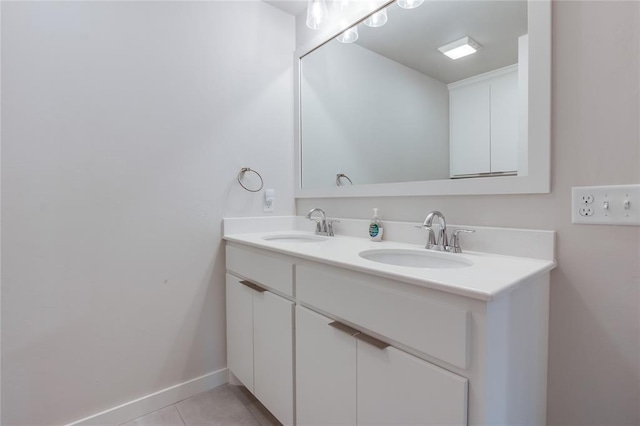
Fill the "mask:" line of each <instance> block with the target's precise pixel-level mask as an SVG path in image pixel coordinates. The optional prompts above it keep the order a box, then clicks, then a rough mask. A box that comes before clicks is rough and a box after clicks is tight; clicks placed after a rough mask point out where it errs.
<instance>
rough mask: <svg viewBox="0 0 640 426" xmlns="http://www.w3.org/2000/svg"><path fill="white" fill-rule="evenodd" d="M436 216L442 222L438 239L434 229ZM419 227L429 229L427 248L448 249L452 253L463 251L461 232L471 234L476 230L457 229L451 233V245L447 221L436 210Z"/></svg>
mask: <svg viewBox="0 0 640 426" xmlns="http://www.w3.org/2000/svg"><path fill="white" fill-rule="evenodd" d="M436 217H437V218H438V221H439V224H440V229H439V230H438V238H437V240H436V234H435V232H434V231H433V219H434V218H436ZM418 228H424V229H426V230H427V231H429V237H428V240H427V245H426V246H425V248H426V249H427V250H436V251H448V252H450V253H462V248H461V247H460V236H459V234H471V233H473V232H476V231H472V230H470V229H456V230H455V231H453V232H452V233H451V245H449V239H448V237H447V221H446V220H445V218H444V215H443V214H442V213H440V212H439V211H436V210H434V211H432V212H430V213H429V214H428V215H427V217H426V218H425V220H424V223H423V224H422V226H418Z"/></svg>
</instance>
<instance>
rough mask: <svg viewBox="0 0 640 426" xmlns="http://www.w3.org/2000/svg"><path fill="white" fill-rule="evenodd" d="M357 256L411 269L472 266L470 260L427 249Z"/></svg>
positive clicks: (372, 251)
mask: <svg viewBox="0 0 640 426" xmlns="http://www.w3.org/2000/svg"><path fill="white" fill-rule="evenodd" d="M359 255H360V257H362V258H364V259H367V260H371V261H373V262H379V263H386V264H387V265H395V266H409V267H411V268H432V269H451V268H466V267H468V266H471V265H473V262H471V261H470V260H467V259H464V258H460V257H456V256H457V255H456V254H451V253H440V252H435V251H429V250H427V249H424V250H410V249H375V250H365V251H362V252H360V253H359Z"/></svg>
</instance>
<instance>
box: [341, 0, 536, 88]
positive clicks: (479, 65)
mask: <svg viewBox="0 0 640 426" xmlns="http://www.w3.org/2000/svg"><path fill="white" fill-rule="evenodd" d="M387 14H388V17H389V20H388V22H387V23H386V25H384V26H382V27H379V28H370V27H367V26H365V25H364V24H360V25H359V26H358V32H359V35H360V37H359V38H358V41H357V42H356V43H357V44H359V45H360V46H362V47H365V48H367V49H369V50H371V51H373V52H376V53H378V54H380V55H382V56H385V57H387V58H389V59H391V60H393V61H396V62H398V63H401V64H403V65H405V66H407V67H409V68H413V69H415V70H416V71H419V72H421V73H423V74H425V75H428V76H430V77H432V78H435V79H437V80H439V81H442V82H444V83H447V84H448V83H452V82H455V81H459V80H462V79H465V78H468V77H471V76H474V75H478V74H481V73H484V72H487V71H491V70H495V69H497V68H502V67H505V66H507V65H512V64H515V63H517V62H518V37H519V36H521V35H524V34H527V32H528V31H527V1H526V0H497V1H479V0H470V1H461V0H445V1H438V0H428V1H425V2H424V3H423V4H422V5H421V6H419V7H417V8H415V9H410V10H407V9H401V8H400V7H398V6H397V5H396V4H395V3H394V4H391V5H390V6H389V7H387ZM464 36H469V37H471V38H473V39H474V40H476V41H477V42H478V43H480V44H481V45H482V46H483V48H482V49H481V50H480V51H478V52H477V53H475V54H473V55H469V56H467V57H464V58H461V59H458V60H455V61H454V60H452V59H449V58H448V57H446V56H444V55H443V54H442V53H440V52H439V51H438V47H440V46H443V45H446V44H448V43H451V42H453V41H455V40H458V39H460V38H462V37H464ZM332 43H337V41H335V40H334V41H332Z"/></svg>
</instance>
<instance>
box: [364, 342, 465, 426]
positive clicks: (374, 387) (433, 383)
mask: <svg viewBox="0 0 640 426" xmlns="http://www.w3.org/2000/svg"><path fill="white" fill-rule="evenodd" d="M357 345H358V362H357V364H358V404H357V406H358V424H359V425H466V424H467V379H465V378H462V377H460V376H457V375H455V374H453V373H451V372H448V371H446V370H444V369H441V368H439V367H436V366H435V365H433V364H430V363H428V362H426V361H423V360H421V359H419V358H416V357H414V356H412V355H409V354H407V353H405V352H402V351H400V350H398V349H395V348H393V347H387V348H385V349H378V348H376V347H374V346H372V345H370V344H368V343H366V342H363V341H360V340H358V343H357Z"/></svg>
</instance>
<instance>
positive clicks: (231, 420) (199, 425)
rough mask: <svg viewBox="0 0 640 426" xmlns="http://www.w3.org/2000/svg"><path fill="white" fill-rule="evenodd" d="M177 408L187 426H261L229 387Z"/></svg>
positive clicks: (186, 400)
mask: <svg viewBox="0 0 640 426" xmlns="http://www.w3.org/2000/svg"><path fill="white" fill-rule="evenodd" d="M176 407H177V409H178V411H179V412H180V415H181V416H182V419H183V420H184V422H185V424H186V425H187V426H204V425H215V426H260V423H259V422H258V421H257V420H256V419H255V417H253V415H251V413H250V412H249V410H248V409H247V408H246V407H245V406H244V404H243V403H242V402H241V401H240V400H239V399H238V397H236V396H235V394H234V393H233V391H232V390H231V388H230V387H229V385H222V386H218V387H217V388H215V389H212V390H210V391H207V392H203V393H201V394H198V395H196V396H193V397H191V398H189V399H185V400H184V401H182V402H179V403H177V404H176Z"/></svg>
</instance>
